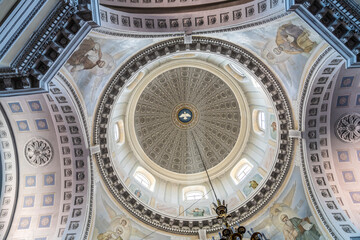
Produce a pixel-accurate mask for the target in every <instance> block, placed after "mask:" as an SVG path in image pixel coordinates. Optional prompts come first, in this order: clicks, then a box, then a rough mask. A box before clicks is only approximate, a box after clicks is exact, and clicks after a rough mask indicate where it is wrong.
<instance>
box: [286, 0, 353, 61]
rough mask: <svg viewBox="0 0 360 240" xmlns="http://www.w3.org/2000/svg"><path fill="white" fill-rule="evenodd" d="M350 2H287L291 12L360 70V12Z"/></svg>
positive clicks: (290, 0) (341, 0) (307, 0)
mask: <svg viewBox="0 0 360 240" xmlns="http://www.w3.org/2000/svg"><path fill="white" fill-rule="evenodd" d="M354 5H355V4H354V3H352V2H350V1H349V0H346V1H344V0H333V1H330V0H314V1H310V0H286V1H285V6H286V10H287V11H294V12H296V13H297V14H298V15H299V16H300V17H301V18H302V19H303V20H304V21H305V22H307V23H308V24H309V25H310V26H311V27H313V28H314V30H315V31H317V33H318V34H319V35H320V36H321V37H323V38H324V39H325V40H326V41H327V42H328V43H329V44H330V45H331V46H332V47H333V48H334V49H335V50H337V51H338V52H339V53H340V54H341V55H342V56H343V57H344V58H345V59H346V61H347V67H351V68H353V67H360V37H359V33H360V12H359V7H357V8H356V7H354Z"/></svg>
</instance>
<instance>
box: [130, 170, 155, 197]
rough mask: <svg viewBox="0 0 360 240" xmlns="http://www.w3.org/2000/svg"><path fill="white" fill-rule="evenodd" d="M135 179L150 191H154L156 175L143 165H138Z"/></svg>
mask: <svg viewBox="0 0 360 240" xmlns="http://www.w3.org/2000/svg"><path fill="white" fill-rule="evenodd" d="M133 176H134V179H135V180H136V181H137V182H138V183H140V184H141V185H142V186H144V187H146V188H147V189H149V190H150V191H154V188H155V183H156V179H155V177H154V176H153V175H152V174H151V173H149V172H148V171H147V170H145V169H144V168H143V167H140V166H139V167H137V168H136V170H135V172H134V175H133Z"/></svg>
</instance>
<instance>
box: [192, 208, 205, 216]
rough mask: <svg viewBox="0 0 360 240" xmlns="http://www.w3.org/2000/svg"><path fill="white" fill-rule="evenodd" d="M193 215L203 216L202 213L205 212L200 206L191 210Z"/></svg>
mask: <svg viewBox="0 0 360 240" xmlns="http://www.w3.org/2000/svg"><path fill="white" fill-rule="evenodd" d="M192 213H193V216H194V217H203V216H204V213H205V210H204V209H200V208H195V209H194V210H193V211H192Z"/></svg>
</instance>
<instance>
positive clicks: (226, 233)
mask: <svg viewBox="0 0 360 240" xmlns="http://www.w3.org/2000/svg"><path fill="white" fill-rule="evenodd" d="M192 135H193V138H194V140H195V141H194V142H195V143H196V147H197V150H198V152H199V155H200V159H201V162H202V164H203V166H204V169H205V172H206V175H207V178H208V180H209V184H210V186H211V189H212V192H213V193H214V196H215V199H216V201H217V203H213V205H214V210H215V212H216V214H217V215H218V217H217V218H218V219H221V221H222V224H223V228H224V229H223V230H222V231H221V233H219V235H220V240H242V239H243V237H244V234H245V233H246V228H245V227H244V226H240V225H239V226H238V228H237V229H235V228H234V227H231V226H230V224H229V218H231V216H230V215H229V214H228V209H227V204H226V203H225V200H223V201H222V202H221V201H220V199H219V198H218V197H217V195H216V192H215V189H214V186H213V184H212V182H211V179H210V176H209V173H208V171H207V168H206V165H205V162H204V159H203V158H202V154H201V151H200V148H199V145H198V142H197V141H196V139H195V136H194V134H193V133H192ZM263 239H264V238H263V235H262V234H261V233H260V232H254V233H252V234H251V237H250V240H263Z"/></svg>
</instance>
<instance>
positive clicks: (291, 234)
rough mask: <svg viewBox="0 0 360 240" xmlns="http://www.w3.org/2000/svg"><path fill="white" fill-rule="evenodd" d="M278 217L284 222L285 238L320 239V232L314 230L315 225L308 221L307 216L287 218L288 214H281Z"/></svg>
mask: <svg viewBox="0 0 360 240" xmlns="http://www.w3.org/2000/svg"><path fill="white" fill-rule="evenodd" d="M280 219H281V221H282V222H283V223H284V227H283V234H284V237H285V240H318V239H320V236H321V235H320V233H319V232H318V231H317V230H316V228H315V225H314V224H312V223H311V222H310V220H309V218H304V219H300V218H297V217H292V218H290V219H289V217H288V215H286V214H282V215H281V216H280Z"/></svg>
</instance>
